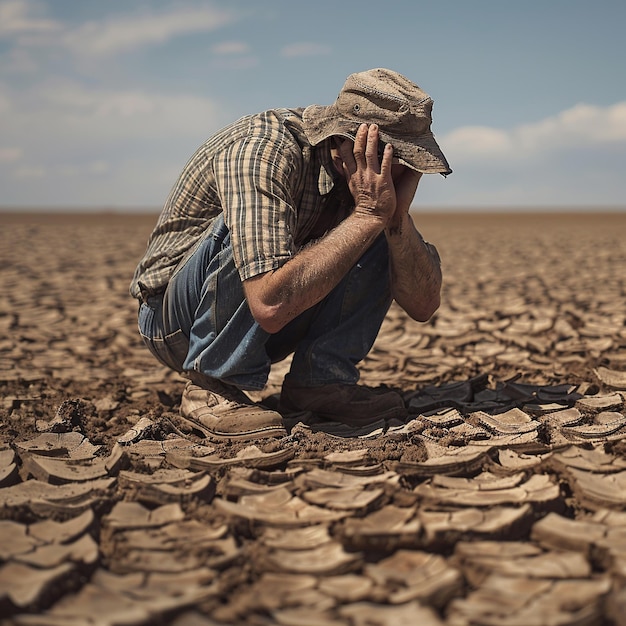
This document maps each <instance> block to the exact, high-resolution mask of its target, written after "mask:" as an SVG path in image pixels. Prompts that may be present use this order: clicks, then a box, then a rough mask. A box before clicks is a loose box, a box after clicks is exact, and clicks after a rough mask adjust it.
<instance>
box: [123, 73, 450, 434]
mask: <svg viewBox="0 0 626 626" xmlns="http://www.w3.org/2000/svg"><path fill="white" fill-rule="evenodd" d="M431 109H432V100H431V99H430V97H429V96H428V95H427V94H426V93H425V92H423V91H422V90H421V89H420V88H419V87H418V86H417V85H415V84H414V83H412V82H411V81H409V80H408V79H407V78H405V77H404V76H402V75H400V74H397V73H396V72H392V71H390V70H386V69H374V70H369V71H365V72H360V73H356V74H352V75H351V76H349V77H348V79H347V80H346V82H345V85H344V87H343V89H342V90H341V92H340V94H339V96H338V98H337V100H336V101H335V103H334V104H332V105H330V106H318V105H313V106H309V107H307V108H300V109H276V110H271V111H266V112H264V113H260V114H258V115H250V116H247V117H244V118H242V119H240V120H239V121H237V122H235V123H233V124H231V125H230V126H228V127H226V128H225V129H223V130H221V131H219V132H218V133H217V134H216V135H214V136H213V137H211V138H210V139H208V140H207V141H206V142H205V143H204V144H203V145H202V146H201V147H200V148H199V149H198V150H197V151H196V153H195V154H194V155H193V156H192V157H191V159H190V160H189V162H188V163H187V165H186V166H185V168H184V170H183V172H182V174H181V176H180V177H179V179H178V181H177V182H176V184H175V186H174V188H173V189H172V191H171V193H170V196H169V198H168V200H167V202H166V204H165V207H164V209H163V212H162V213H161V216H160V218H159V220H158V223H157V225H156V228H155V229H154V231H153V233H152V235H151V236H150V240H149V244H148V249H147V251H146V253H145V256H144V257H143V259H142V260H141V262H140V263H139V266H138V267H137V270H136V272H135V276H134V279H133V282H132V284H131V293H132V295H133V296H135V297H136V298H138V299H139V300H140V301H141V306H140V309H139V328H140V332H141V334H142V336H143V339H144V341H145V343H146V344H147V346H148V348H149V349H150V350H151V352H152V353H153V354H154V356H156V358H157V359H158V360H159V361H161V362H162V363H164V364H165V365H167V366H169V367H171V368H173V369H174V370H176V371H179V372H181V373H183V375H184V376H186V377H187V378H188V382H187V384H186V387H185V390H184V392H183V397H182V402H181V416H182V418H183V419H184V420H186V421H187V422H188V423H189V424H191V425H192V426H193V427H194V428H195V429H196V430H199V431H200V432H202V433H204V435H205V436H207V437H209V438H212V439H216V440H219V439H243V440H245V439H253V438H261V437H276V436H282V435H284V434H285V429H284V426H283V421H282V416H286V415H293V414H298V413H299V412H310V413H311V414H314V415H316V416H317V418H318V419H320V420H328V421H329V422H340V423H342V424H344V425H347V426H349V427H352V428H353V429H354V432H355V433H358V432H360V429H363V428H366V429H367V428H372V427H378V426H384V425H385V424H386V423H388V422H389V420H392V419H394V418H398V417H402V416H403V415H404V412H405V409H404V404H403V401H402V398H401V397H400V395H399V394H397V393H396V392H394V391H392V390H387V391H381V390H372V389H369V388H366V387H363V386H359V385H357V381H358V378H359V373H358V370H357V367H356V365H357V363H359V361H361V360H362V359H363V358H364V357H365V356H366V355H367V353H368V352H369V350H370V349H371V347H372V345H373V343H374V340H375V339H376V336H377V334H378V331H379V329H380V326H381V324H382V322H383V320H384V318H385V315H386V313H387V311H388V309H389V306H390V305H391V302H392V300H394V299H395V300H396V302H397V303H398V304H399V305H400V306H401V307H402V308H403V309H404V310H405V311H406V312H407V313H408V315H409V316H410V317H412V318H413V319H415V320H419V321H426V320H428V319H429V318H430V317H431V316H432V314H433V313H434V312H435V311H436V309H437V308H438V306H439V294H440V288H441V271H440V262H439V256H438V254H437V251H436V249H435V247H434V246H432V245H431V244H429V243H426V242H425V241H424V240H423V239H422V237H421V235H420V234H419V232H418V231H417V230H416V228H415V226H414V225H413V221H412V219H411V217H410V216H409V207H410V204H411V201H412V199H413V196H414V194H415V192H416V189H417V185H418V182H419V180H420V177H421V175H422V173H441V174H444V175H447V174H449V173H450V172H451V170H450V168H449V166H448V163H447V161H446V159H445V157H444V155H443V153H442V152H441V150H440V149H439V146H438V145H437V143H436V141H435V139H434V136H433V134H432V133H431V131H430V125H431ZM290 354H293V359H292V363H291V367H290V371H289V374H288V375H287V376H286V377H285V380H284V382H283V386H282V392H281V396H280V403H279V406H278V411H273V410H271V409H269V408H267V407H265V406H263V405H260V404H255V403H253V402H251V400H250V399H249V397H248V396H247V395H246V394H245V393H244V390H260V389H263V387H264V386H265V384H266V382H267V377H268V374H269V371H270V367H271V363H272V362H276V361H278V360H281V359H284V358H285V357H286V356H288V355H290ZM281 414H282V416H281Z"/></svg>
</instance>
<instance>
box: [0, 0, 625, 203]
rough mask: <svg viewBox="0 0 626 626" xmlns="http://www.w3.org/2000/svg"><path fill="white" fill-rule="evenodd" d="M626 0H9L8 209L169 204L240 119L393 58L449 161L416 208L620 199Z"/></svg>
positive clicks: (2, 59) (5, 9)
mask: <svg viewBox="0 0 626 626" xmlns="http://www.w3.org/2000/svg"><path fill="white" fill-rule="evenodd" d="M625 27H626V2H624V0H587V1H583V0H524V1H523V2H520V1H518V0H446V1H445V2H434V1H432V0H430V1H428V2H425V1H422V0H395V1H390V2H382V1H381V0H378V1H377V2H374V1H372V0H359V1H356V0H341V1H337V0H334V1H333V0H316V1H315V2H311V3H308V2H304V1H302V0H300V1H299V0H215V1H209V0H0V209H2V208H5V209H6V208H18V209H21V210H27V209H31V208H38V209H41V208H44V209H50V210H57V209H73V210H90V211H91V210H102V209H106V210H113V211H125V210H132V211H143V210H158V209H159V208H160V207H161V206H162V204H163V203H164V201H165V199H166V197H167V194H168V192H169V190H170V188H171V187H172V185H173V184H174V182H175V180H176V177H177V175H178V174H179V173H180V171H181V169H182V168H183V166H184V165H185V163H186V161H187V159H188V158H189V157H190V156H191V154H192V153H193V152H194V151H195V149H196V148H197V147H198V146H199V145H200V144H201V143H203V142H204V140H205V139H206V138H207V137H209V136H210V135H211V134H212V133H213V132H215V131H216V130H218V129H220V128H221V127H223V126H224V125H226V124H228V123H229V122H231V121H234V120H236V119H238V118H239V117H241V116H243V115H246V114H249V113H256V112H259V111H263V110H265V109H270V108H274V107H300V106H307V105H309V104H331V103H332V102H333V101H334V100H335V98H336V96H337V94H338V92H339V90H340V89H341V87H342V85H343V83H344V81H345V79H346V78H347V76H348V75H349V74H351V73H353V72H358V71H362V70H366V69H370V68H375V67H385V68H390V69H393V70H396V71H397V72H400V73H401V74H404V75H405V76H407V77H408V78H410V79H411V80H412V81H413V82H415V83H417V84H418V85H419V86H420V87H421V88H422V89H423V90H425V91H426V92H427V93H429V94H430V96H431V97H432V98H433V100H434V109H433V126H432V129H433V131H434V133H435V136H436V138H437V141H438V143H439V145H440V146H441V148H442V150H443V151H444V153H445V155H446V157H447V159H448V161H449V162H450V165H451V167H452V169H453V174H451V175H450V176H448V177H447V178H444V177H442V176H439V175H430V176H424V177H423V179H422V181H421V182H420V187H419V189H418V193H417V195H416V198H415V204H414V206H415V207H417V208H418V209H420V208H422V209H430V208H433V209H437V210H442V211H443V210H451V209H453V210H459V209H460V210H465V209H472V210H476V209H479V210H512V209H532V210H562V209H564V208H567V209H587V208H593V209H609V210H624V207H626V175H625V174H624V171H625V170H626V36H624V29H625Z"/></svg>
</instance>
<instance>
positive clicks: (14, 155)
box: [0, 147, 22, 163]
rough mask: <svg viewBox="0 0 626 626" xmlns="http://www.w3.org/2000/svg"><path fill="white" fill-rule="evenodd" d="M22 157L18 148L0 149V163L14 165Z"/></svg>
mask: <svg viewBox="0 0 626 626" xmlns="http://www.w3.org/2000/svg"><path fill="white" fill-rule="evenodd" d="M21 157H22V150H21V149H20V148H12V147H11V148H3V147H0V163H14V162H15V161H19V160H20V158H21Z"/></svg>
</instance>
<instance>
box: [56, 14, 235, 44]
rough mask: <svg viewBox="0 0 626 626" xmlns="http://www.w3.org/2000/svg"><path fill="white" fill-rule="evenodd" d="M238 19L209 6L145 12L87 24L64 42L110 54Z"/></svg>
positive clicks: (203, 30)
mask: <svg viewBox="0 0 626 626" xmlns="http://www.w3.org/2000/svg"><path fill="white" fill-rule="evenodd" d="M235 19H236V16H235V14H234V13H233V12H232V11H228V10H225V9H221V8H217V7H215V6H212V5H210V4H205V5H203V6H202V7H197V6H188V7H184V6H183V7H176V8H173V9H170V10H166V11H161V12H159V13H153V12H145V13H138V14H136V15H123V16H118V17H113V18H109V19H106V20H102V21H92V22H87V23H85V24H83V25H81V26H80V27H78V28H77V29H74V30H70V31H69V32H68V33H67V34H66V35H65V37H64V43H65V45H67V46H68V47H69V48H70V49H72V50H74V51H75V52H81V53H85V54H90V55H95V56H101V55H111V54H117V53H120V52H126V51H128V50H133V49H136V48H141V47H143V46H146V45H152V44H159V43H163V42H166V41H168V40H170V39H173V38H174V37H179V36H181V35H189V34H193V33H202V32H210V31H214V30H217V29H219V28H221V27H222V26H225V25H226V24H229V23H231V22H233V21H234V20H235Z"/></svg>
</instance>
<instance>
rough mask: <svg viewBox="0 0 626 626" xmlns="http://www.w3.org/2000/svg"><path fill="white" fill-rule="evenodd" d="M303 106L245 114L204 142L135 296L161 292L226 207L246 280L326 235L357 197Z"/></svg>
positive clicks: (171, 204) (149, 253) (154, 237)
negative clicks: (317, 138) (313, 136)
mask: <svg viewBox="0 0 626 626" xmlns="http://www.w3.org/2000/svg"><path fill="white" fill-rule="evenodd" d="M303 111H304V109H302V108H299V109H275V110H271V111H266V112H264V113H259V114H257V115H250V116H246V117H243V118H241V119H240V120H238V121H237V122H235V123H233V124H231V125H230V126H227V127H226V128H224V129H223V130H221V131H219V132H218V133H217V134H216V135H214V136H213V137H211V138H210V139H208V140H207V141H206V142H205V143H204V144H203V145H202V146H200V148H199V149H198V150H197V151H196V152H195V154H194V155H193V156H192V157H191V159H190V160H189V162H188V163H187V165H186V166H185V168H184V170H183V172H182V174H181V175H180V177H179V179H178V181H177V182H176V184H175V185H174V188H173V189H172V191H171V192H170V195H169V197H168V199H167V201H166V203H165V207H164V208H163V211H162V213H161V216H160V217H159V220H158V222H157V225H156V227H155V229H154V231H153V232H152V234H151V235H150V239H149V241H148V248H147V250H146V253H145V255H144V257H143V258H142V259H141V261H140V263H139V265H138V267H137V269H136V271H135V275H134V278H133V281H132V283H131V286H130V292H131V294H132V295H133V296H134V297H136V298H140V299H141V298H146V297H148V296H150V295H153V294H157V293H160V292H162V291H164V290H165V287H166V286H167V282H168V280H169V278H170V276H171V275H172V273H173V272H174V270H175V269H176V266H177V265H178V264H179V263H180V261H181V259H183V257H184V256H185V253H186V252H187V251H188V250H189V249H190V248H191V247H192V246H193V245H194V244H195V243H196V242H197V241H198V240H199V239H200V238H201V237H202V236H203V234H204V233H205V232H206V231H207V229H208V228H209V227H210V225H211V223H212V222H213V220H214V219H215V218H216V217H217V216H218V215H219V214H220V213H222V212H223V214H224V221H225V224H226V226H227V227H228V229H229V231H230V236H231V244H232V247H233V256H234V259H235V265H236V266H237V269H238V271H239V274H240V277H241V279H242V280H246V279H247V278H251V277H252V276H255V275H257V274H261V273H263V272H267V271H270V270H274V269H276V268H278V267H280V266H281V265H282V264H284V263H285V262H286V261H287V260H288V259H290V258H291V257H292V256H293V255H294V254H295V253H296V252H297V251H298V249H300V248H301V247H302V246H303V245H304V244H305V243H306V242H307V241H309V240H310V239H311V238H313V237H316V236H319V235H320V234H321V233H319V232H317V231H318V230H319V226H320V224H324V225H325V226H334V225H335V224H336V223H338V222H339V221H340V220H341V219H343V218H344V217H345V215H346V214H347V211H349V210H350V208H351V205H350V203H351V200H352V197H351V196H350V195H349V191H348V188H347V185H346V184H345V181H344V182H343V184H336V182H337V181H336V180H335V178H334V176H336V174H334V169H333V165H332V161H331V158H330V143H329V142H330V140H325V141H323V142H321V143H320V144H319V145H317V146H311V144H310V143H309V141H308V140H307V138H306V136H305V135H304V132H303V129H302V113H303ZM339 180H340V181H343V179H341V178H340V179H339ZM331 192H332V193H331ZM325 209H327V210H326V211H325ZM316 227H317V228H316Z"/></svg>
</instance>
